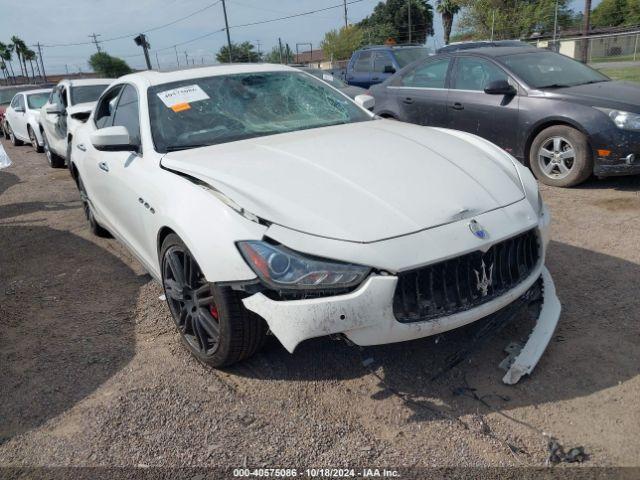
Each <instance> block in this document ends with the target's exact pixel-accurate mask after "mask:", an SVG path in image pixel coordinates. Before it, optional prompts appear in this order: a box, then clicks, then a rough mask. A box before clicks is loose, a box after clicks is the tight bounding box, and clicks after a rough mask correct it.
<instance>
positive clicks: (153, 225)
mask: <svg viewBox="0 0 640 480" xmlns="http://www.w3.org/2000/svg"><path fill="white" fill-rule="evenodd" d="M373 101H374V100H373V98H371V97H367V96H362V97H359V98H357V99H356V102H354V101H352V100H351V99H349V98H348V97H347V96H345V95H343V94H342V93H340V92H339V91H338V90H336V89H334V88H333V87H331V86H329V85H327V84H326V83H324V82H322V81H320V80H318V79H316V78H315V77H313V76H311V75H309V74H307V73H304V72H301V71H299V70H296V69H293V68H289V67H285V66H280V65H268V64H258V65H225V66H217V67H210V68H201V69H193V70H188V71H176V72H169V73H158V72H151V71H148V72H140V73H135V74H132V75H128V76H125V77H122V78H120V79H119V80H117V81H115V82H114V83H113V84H112V85H111V86H110V87H109V88H108V89H107V90H106V91H105V92H104V93H103V94H102V96H101V97H100V99H99V100H98V103H97V104H96V107H95V109H94V111H93V113H92V115H91V118H90V119H89V121H87V123H86V124H85V125H83V126H82V127H81V128H80V129H79V130H78V131H77V133H76V135H75V136H74V138H73V148H72V155H71V158H72V165H71V169H72V173H73V175H74V177H75V179H76V182H77V184H78V187H79V190H80V194H81V198H82V200H83V203H84V206H85V212H86V215H87V218H88V220H89V223H90V226H91V229H92V230H93V231H94V233H96V234H107V233H110V234H112V235H113V236H115V237H116V238H117V239H118V240H120V241H121V242H122V243H124V244H125V245H126V246H127V247H128V248H129V249H130V250H131V251H132V252H133V254H134V255H135V256H136V257H137V258H138V259H139V260H140V262H142V264H143V265H144V266H145V267H146V269H147V270H148V271H149V273H150V274H151V275H152V276H153V277H154V278H155V279H156V280H158V281H159V282H161V283H162V285H163V288H164V292H165V295H166V300H167V303H168V306H169V309H170V311H171V314H172V315H173V318H174V320H175V323H176V325H177V328H178V330H179V332H180V334H181V336H182V339H183V340H184V343H185V345H186V346H187V348H188V349H189V350H190V351H191V352H192V353H193V354H194V355H195V356H196V357H197V358H198V359H200V360H201V361H203V362H207V363H208V364H210V365H213V366H224V365H229V364H231V363H234V362H237V361H240V360H242V359H245V358H247V357H249V356H250V355H252V354H253V353H254V352H256V350H257V349H258V348H260V346H261V345H262V343H263V340H264V338H265V336H266V334H267V332H268V331H269V330H270V331H271V332H272V333H273V335H275V336H276V337H277V338H278V339H279V340H280V342H281V343H282V345H283V346H284V347H285V348H286V349H287V350H288V351H290V352H293V350H294V349H295V348H296V346H297V345H298V344H299V343H300V342H302V341H303V340H305V339H309V338H313V337H319V336H324V335H332V334H336V335H340V336H344V337H347V338H348V339H349V340H350V341H351V342H353V343H355V344H357V345H375V344H384V343H390V342H399V341H405V340H411V339H416V338H420V337H426V336H429V335H434V334H438V333H440V332H444V331H447V330H450V329H454V328H457V327H461V326H463V325H466V324H469V323H471V322H475V321H496V319H503V320H504V321H506V320H507V319H508V318H512V317H513V316H514V315H516V314H517V313H518V312H520V311H522V310H524V309H526V308H528V307H530V306H531V305H532V304H535V305H537V306H538V307H539V308H538V309H537V321H536V325H535V327H534V329H533V331H532V333H531V336H530V337H529V340H528V342H527V343H526V344H525V345H524V346H523V347H522V350H521V351H520V353H519V355H516V356H514V357H513V358H511V359H510V366H509V370H508V372H507V374H506V376H505V378H504V381H505V382H507V383H514V382H516V381H518V379H519V378H520V377H521V376H522V375H525V374H528V373H530V372H531V370H532V369H533V368H534V366H535V365H536V363H537V361H538V359H539V358H540V356H541V355H542V353H543V351H544V350H545V348H546V346H547V343H548V341H549V339H550V337H551V335H552V333H553V330H554V328H555V325H556V323H557V321H558V317H559V315H560V304H559V301H558V299H557V297H556V294H555V288H554V285H553V281H552V279H551V276H550V274H549V272H548V270H547V269H546V267H545V266H544V258H545V251H546V247H547V243H548V226H549V214H548V211H547V210H546V208H545V207H544V205H543V202H542V199H541V197H540V194H539V192H538V187H537V183H536V181H535V179H534V178H533V176H532V175H531V173H530V172H529V170H528V169H527V168H526V167H524V166H522V165H520V164H519V163H518V162H517V161H516V160H515V159H514V158H513V157H511V156H510V155H509V154H507V153H506V152H504V151H503V150H501V149H499V148H498V147H496V146H494V145H493V144H491V143H489V142H487V141H485V140H483V139H480V138H478V137H476V136H473V135H470V134H467V133H463V132H458V131H453V130H444V129H436V128H429V127H422V126H417V125H409V124H404V123H400V122H395V121H391V120H383V119H380V118H377V117H376V116H374V115H373V114H372V113H371V112H369V111H368V110H367V109H365V108H364V106H366V107H370V106H371V103H372V102H373ZM500 321H502V320H500Z"/></svg>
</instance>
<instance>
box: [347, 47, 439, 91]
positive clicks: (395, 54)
mask: <svg viewBox="0 0 640 480" xmlns="http://www.w3.org/2000/svg"><path fill="white" fill-rule="evenodd" d="M429 55H433V52H432V51H431V50H430V49H428V48H427V47H425V46H423V45H397V46H396V45H374V46H369V47H364V48H361V49H360V50H357V51H355V52H353V55H352V56H351V60H349V64H348V65H347V71H346V74H345V80H346V81H347V83H348V84H349V85H355V86H357V87H362V88H369V87H370V86H371V85H375V84H376V83H381V82H384V81H385V80H386V79H387V78H389V77H390V76H392V75H393V74H394V73H396V71H398V70H400V69H401V68H403V67H406V66H407V65H409V64H410V63H412V62H415V61H416V60H421V59H424V58H426V57H428V56H429Z"/></svg>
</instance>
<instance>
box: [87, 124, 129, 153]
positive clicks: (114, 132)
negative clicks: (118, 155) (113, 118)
mask: <svg viewBox="0 0 640 480" xmlns="http://www.w3.org/2000/svg"><path fill="white" fill-rule="evenodd" d="M90 138H91V144H92V145H93V146H94V148H95V149H96V150H101V151H104V152H130V151H137V150H138V147H137V146H136V145H132V144H131V140H130V138H129V132H128V131H127V127H123V126H117V127H105V128H100V129H98V130H95V131H94V132H92V133H91V137H90Z"/></svg>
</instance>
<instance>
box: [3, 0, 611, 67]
mask: <svg viewBox="0 0 640 480" xmlns="http://www.w3.org/2000/svg"><path fill="white" fill-rule="evenodd" d="M347 1H348V2H353V1H354V0H347ZM378 1H379V0H357V3H352V4H350V5H348V6H347V9H348V20H349V23H355V22H358V21H360V20H362V19H363V18H364V17H366V16H367V15H369V14H370V13H371V12H372V10H373V7H374V6H375V5H376V4H377V3H378ZM214 2H215V0H108V1H104V0H56V1H55V3H54V2H50V1H49V0H21V1H20V2H19V3H18V2H17V1H16V0H0V12H2V15H0V41H2V42H5V43H6V42H8V41H9V39H10V37H11V35H18V36H19V37H21V38H22V39H23V40H25V41H26V42H27V43H28V44H30V45H35V44H36V42H40V43H41V44H42V45H56V44H69V43H73V44H76V43H87V44H85V45H75V46H58V47H55V46H45V47H44V48H43V49H42V56H43V58H44V63H45V68H46V71H47V73H64V72H65V71H66V69H67V68H68V69H69V71H70V72H77V71H85V72H86V71H88V70H89V67H88V65H87V60H88V58H89V56H90V55H92V54H93V53H95V52H96V46H95V45H94V44H92V43H90V42H91V41H92V39H91V38H90V37H89V35H90V34H92V33H96V34H97V35H100V36H99V37H97V39H98V40H99V41H102V42H101V45H100V46H101V48H102V49H103V50H104V51H106V52H108V53H109V54H112V55H116V56H119V57H122V58H124V59H125V60H126V61H127V63H129V65H130V66H132V67H133V68H143V67H144V57H143V55H142V50H141V48H140V47H138V46H136V45H135V43H134V42H133V37H132V36H131V37H127V38H122V39H118V40H112V41H105V40H109V39H112V38H114V37H119V36H125V35H130V34H137V33H138V32H141V31H147V30H149V29H152V28H155V27H158V26H161V25H164V24H166V23H169V22H172V21H174V20H176V19H179V18H181V17H185V16H187V15H190V14H192V13H194V12H197V11H200V10H202V11H200V12H199V13H198V14H196V15H194V16H192V17H190V18H187V19H185V20H183V21H180V22H177V23H175V24H174V25H171V26H168V27H166V28H161V29H158V30H155V31H152V32H150V33H148V34H147V38H148V40H149V42H150V43H151V61H152V64H153V66H154V68H155V67H156V64H157V62H159V64H160V67H161V68H163V69H166V68H175V67H176V63H177V62H176V51H175V50H176V49H177V52H178V58H179V61H180V65H181V66H184V65H185V60H186V59H188V61H189V63H192V62H194V63H195V65H199V64H212V63H214V62H215V52H217V51H218V50H219V48H220V47H221V46H222V45H224V44H226V35H225V33H224V31H220V30H221V29H223V28H224V17H223V12H222V4H221V3H219V2H218V3H217V4H215V5H213V6H211V7H208V6H209V5H211V4H213V3H214ZM430 3H431V4H432V5H433V4H434V3H435V0H430ZM593 3H594V7H595V5H597V4H598V3H599V0H595V1H594V2H593ZM226 4H227V15H228V19H229V25H230V27H231V28H230V34H231V40H232V41H233V42H243V41H249V42H252V43H253V44H254V45H255V46H256V48H258V45H259V48H260V50H261V51H262V52H265V51H270V50H271V48H272V47H274V46H275V45H277V44H278V37H281V38H282V40H283V42H287V43H289V45H290V46H291V48H292V49H293V50H294V51H295V48H296V43H300V44H301V45H300V51H304V50H305V49H308V46H306V45H302V43H303V42H304V43H307V44H308V43H309V42H311V43H312V44H313V47H314V48H319V44H320V41H321V40H322V38H323V36H324V34H325V32H327V31H329V30H331V29H335V28H340V27H341V26H343V25H344V10H343V8H342V0H226ZM583 4H584V2H583V1H582V0H573V1H572V5H571V6H572V8H573V9H574V10H577V11H579V10H581V7H582V6H583ZM44 5H47V8H45V7H44ZM53 5H55V7H53ZM332 6H338V8H332V9H327V10H325V11H322V12H318V13H315V14H312V15H306V16H300V17H297V18H291V19H288V20H282V21H276V22H271V23H266V24H262V25H252V26H240V25H244V24H247V23H252V22H259V21H263V20H269V19H273V18H278V17H282V16H286V15H293V14H297V13H302V12H308V11H311V10H318V9H322V8H327V7H332ZM205 7H208V8H205ZM434 28H435V32H436V33H435V35H434V37H430V38H429V39H428V41H427V44H428V45H429V46H436V47H437V46H442V24H441V21H440V17H439V15H435V18H434ZM204 35H207V36H206V37H204V38H201V39H199V40H196V41H192V42H189V41H190V40H192V39H195V38H198V37H201V36H204ZM183 42H189V43H183ZM175 44H179V45H178V46H177V47H176V49H174V47H173V45H175ZM185 52H186V56H185ZM156 53H157V58H156ZM16 66H17V65H15V66H14V70H15V68H16Z"/></svg>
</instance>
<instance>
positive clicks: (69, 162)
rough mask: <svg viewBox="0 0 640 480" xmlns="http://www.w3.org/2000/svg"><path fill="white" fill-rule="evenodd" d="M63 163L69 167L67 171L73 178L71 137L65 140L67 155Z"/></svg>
mask: <svg viewBox="0 0 640 480" xmlns="http://www.w3.org/2000/svg"><path fill="white" fill-rule="evenodd" d="M65 163H66V165H67V167H68V168H69V173H70V174H71V178H73V168H72V165H71V139H69V141H68V142H67V156H66V158H65Z"/></svg>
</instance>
